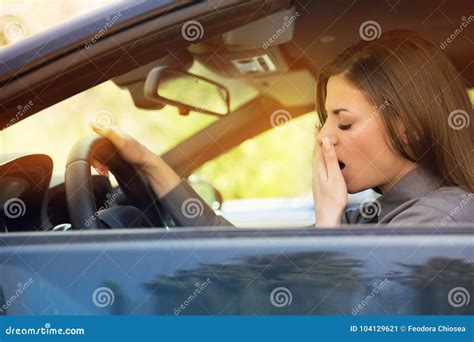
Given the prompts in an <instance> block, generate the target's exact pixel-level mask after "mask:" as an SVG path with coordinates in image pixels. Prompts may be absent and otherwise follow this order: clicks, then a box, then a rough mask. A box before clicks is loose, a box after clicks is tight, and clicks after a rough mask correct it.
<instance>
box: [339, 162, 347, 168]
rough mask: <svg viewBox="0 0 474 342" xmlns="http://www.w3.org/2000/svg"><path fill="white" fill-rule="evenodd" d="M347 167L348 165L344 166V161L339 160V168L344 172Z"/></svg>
mask: <svg viewBox="0 0 474 342" xmlns="http://www.w3.org/2000/svg"><path fill="white" fill-rule="evenodd" d="M345 167H346V164H344V163H343V162H342V161H340V160H339V168H340V169H341V170H343V169H344V168H345Z"/></svg>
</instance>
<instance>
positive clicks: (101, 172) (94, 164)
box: [92, 159, 109, 177]
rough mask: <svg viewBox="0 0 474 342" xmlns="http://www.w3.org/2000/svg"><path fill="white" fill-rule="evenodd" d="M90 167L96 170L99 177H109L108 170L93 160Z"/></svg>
mask: <svg viewBox="0 0 474 342" xmlns="http://www.w3.org/2000/svg"><path fill="white" fill-rule="evenodd" d="M92 167H93V168H94V169H96V171H97V172H98V173H99V175H101V176H104V177H109V168H108V167H107V166H105V165H104V164H102V163H101V162H99V161H98V160H96V159H94V160H92Z"/></svg>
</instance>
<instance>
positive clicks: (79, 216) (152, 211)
mask: <svg viewBox="0 0 474 342" xmlns="http://www.w3.org/2000/svg"><path fill="white" fill-rule="evenodd" d="M93 159H97V160H98V161H100V162H101V163H103V164H104V165H107V166H108V168H109V170H110V172H112V173H113V174H114V176H115V178H116V179H117V182H118V183H119V186H120V189H121V190H122V191H123V192H124V193H125V195H126V196H127V198H128V200H129V202H130V203H131V204H132V205H133V206H134V207H136V208H138V209H139V210H140V211H141V212H142V213H143V214H144V215H146V217H147V218H148V220H149V221H150V222H151V223H152V224H153V226H155V227H168V224H169V219H168V218H167V215H166V213H165V212H164V209H163V207H162V206H161V205H160V203H159V200H158V197H157V196H156V195H155V194H154V192H153V191H152V190H151V189H150V188H149V187H148V186H147V184H146V183H145V181H144V180H143V178H142V176H141V175H140V173H139V172H138V171H137V170H136V169H135V168H134V167H133V166H132V165H131V164H129V163H127V162H126V161H125V160H124V159H123V158H122V157H121V156H120V154H119V153H118V151H117V149H116V148H115V146H114V145H113V144H112V142H111V141H110V140H108V139H106V138H103V137H100V136H98V135H91V136H88V137H85V138H83V139H81V140H79V141H78V142H77V143H76V144H75V145H74V146H73V147H72V149H71V151H70V152H69V156H68V160H67V163H66V172H65V185H66V201H67V206H68V211H69V218H70V220H71V225H72V227H73V229H101V228H103V227H102V225H101V223H100V220H98V219H94V220H90V219H89V218H91V217H95V215H96V212H97V207H96V204H95V198H94V192H93V188H92V173H91V162H92V160H93ZM88 219H89V220H88ZM86 220H88V221H87V222H88V225H87V226H86V224H85V223H86Z"/></svg>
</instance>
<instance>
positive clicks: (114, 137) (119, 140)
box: [89, 121, 126, 149]
mask: <svg viewBox="0 0 474 342" xmlns="http://www.w3.org/2000/svg"><path fill="white" fill-rule="evenodd" d="M89 126H91V127H92V129H93V130H94V132H95V133H97V134H99V135H100V136H103V137H104V138H107V139H109V140H110V141H111V142H112V144H114V146H115V147H116V148H117V149H120V148H121V147H122V146H123V145H125V143H126V141H125V136H124V134H123V132H121V131H120V130H119V129H118V127H115V126H109V127H101V126H100V125H98V124H97V123H96V122H94V121H91V122H90V123H89Z"/></svg>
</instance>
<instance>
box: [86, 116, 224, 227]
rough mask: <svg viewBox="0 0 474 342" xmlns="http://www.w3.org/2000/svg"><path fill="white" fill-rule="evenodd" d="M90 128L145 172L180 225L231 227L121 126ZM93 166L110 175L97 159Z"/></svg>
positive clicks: (126, 159) (94, 125)
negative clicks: (120, 127)
mask: <svg viewBox="0 0 474 342" xmlns="http://www.w3.org/2000/svg"><path fill="white" fill-rule="evenodd" d="M90 126H91V127H92V129H93V130H94V132H96V133H97V134H99V135H101V136H103V137H105V138H107V139H109V140H110V141H111V142H112V143H113V144H114V146H115V148H116V149H117V151H118V152H119V153H120V156H121V157H122V158H123V159H124V160H125V161H126V162H128V163H130V164H132V165H134V166H135V167H136V168H137V169H139V170H141V171H143V173H144V174H145V176H146V177H147V178H148V180H149V183H150V186H151V187H152V189H153V191H154V192H155V194H156V195H157V196H158V198H160V201H161V203H162V204H163V206H164V207H165V208H166V210H167V211H168V212H169V213H170V215H171V217H173V220H174V221H175V222H176V223H177V224H178V225H179V226H182V227H192V226H194V227H195V226H232V224H231V223H230V222H229V221H227V220H226V219H224V218H223V217H221V216H217V215H216V214H215V213H214V210H212V209H211V207H209V206H208V205H207V203H206V202H204V200H203V199H202V198H201V197H200V196H199V195H198V194H197V193H196V192H195V191H194V190H193V189H192V188H191V186H190V185H189V184H188V183H187V182H186V181H185V180H182V179H181V178H180V177H179V175H178V174H177V173H176V172H175V171H174V170H173V169H172V168H171V167H170V166H169V165H168V164H167V163H166V162H165V161H164V160H163V159H162V158H161V157H160V156H159V155H157V154H156V153H153V152H152V151H150V150H149V149H148V148H147V147H146V146H144V145H143V144H141V143H140V142H138V141H137V140H136V139H134V138H133V137H131V136H130V135H128V134H127V133H125V132H123V131H122V130H121V129H119V128H118V127H115V126H112V127H100V126H98V125H97V124H95V123H94V122H91V124H90ZM92 164H93V166H94V168H95V169H96V170H97V172H99V174H101V175H103V176H106V177H107V176H108V174H109V170H108V167H107V166H106V165H103V164H101V163H99V162H98V161H96V160H95V161H93V162H92Z"/></svg>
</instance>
